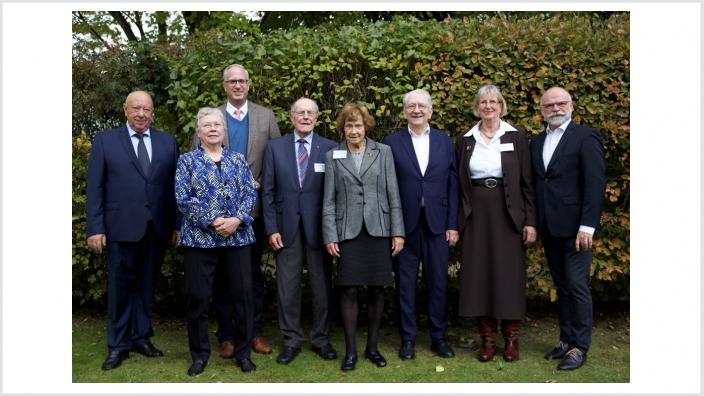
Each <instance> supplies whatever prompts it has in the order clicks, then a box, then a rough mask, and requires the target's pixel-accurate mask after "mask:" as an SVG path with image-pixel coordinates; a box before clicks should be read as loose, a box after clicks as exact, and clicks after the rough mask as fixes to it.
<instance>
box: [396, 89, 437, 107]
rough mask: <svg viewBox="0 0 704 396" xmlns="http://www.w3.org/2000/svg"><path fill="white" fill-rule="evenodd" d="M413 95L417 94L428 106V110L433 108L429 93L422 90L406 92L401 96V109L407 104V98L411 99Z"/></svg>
mask: <svg viewBox="0 0 704 396" xmlns="http://www.w3.org/2000/svg"><path fill="white" fill-rule="evenodd" d="M413 94H419V95H420V96H421V97H423V100H425V103H426V104H427V105H428V107H429V108H431V109H432V108H433V98H431V97H430V93H428V91H426V90H424V89H414V90H413V91H410V92H406V94H405V95H403V107H406V105H407V104H408V98H409V97H411V95H413Z"/></svg>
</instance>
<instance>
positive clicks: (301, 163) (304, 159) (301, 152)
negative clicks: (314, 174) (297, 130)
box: [298, 139, 308, 187]
mask: <svg viewBox="0 0 704 396" xmlns="http://www.w3.org/2000/svg"><path fill="white" fill-rule="evenodd" d="M306 143H307V142H306V140H305V139H298V172H299V174H300V175H301V176H300V183H301V187H303V179H305V178H306V170H307V169H308V152H307V151H306V146H305V144H306Z"/></svg>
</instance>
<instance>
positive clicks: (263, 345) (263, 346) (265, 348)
mask: <svg viewBox="0 0 704 396" xmlns="http://www.w3.org/2000/svg"><path fill="white" fill-rule="evenodd" d="M252 350H253V351H254V352H256V353H264V354H267V353H271V345H269V343H268V342H267V341H266V340H265V339H264V337H254V338H252Z"/></svg>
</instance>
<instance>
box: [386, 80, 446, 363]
mask: <svg viewBox="0 0 704 396" xmlns="http://www.w3.org/2000/svg"><path fill="white" fill-rule="evenodd" d="M403 108H404V115H405V117H406V120H407V121H408V127H407V128H402V129H400V130H398V131H396V132H394V133H393V134H391V135H389V136H387V137H386V138H385V139H384V143H385V144H387V145H389V146H391V151H392V152H393V155H394V164H395V166H396V178H397V180H398V188H399V191H400V193H401V207H402V210H403V223H404V225H405V226H406V244H405V246H404V249H403V250H402V251H401V253H400V254H399V255H398V260H397V268H396V290H397V293H398V305H399V312H400V323H399V332H400V335H401V348H400V349H399V353H398V355H399V357H400V358H401V359H403V360H408V359H414V358H415V349H414V348H415V338H416V334H417V332H418V329H417V324H416V315H415V311H416V283H417V279H418V266H419V264H420V263H421V262H422V263H423V280H424V281H425V290H426V299H427V304H428V326H429V330H430V338H431V350H432V351H433V352H435V353H436V354H437V355H438V356H440V357H445V358H451V357H453V356H455V354H454V351H453V350H452V348H451V347H450V345H449V344H448V343H447V341H446V338H445V337H446V335H445V332H446V331H447V267H448V258H449V247H450V246H454V245H455V244H456V243H457V240H458V239H459V233H458V228H457V206H458V203H459V190H458V179H457V165H456V160H455V150H454V148H453V145H452V140H451V139H450V137H449V136H448V134H447V133H446V132H443V131H440V130H438V129H435V128H431V127H430V124H429V123H428V121H429V120H430V116H431V115H432V114H433V103H432V99H431V97H430V94H429V93H428V92H427V91H425V90H422V89H417V90H414V91H411V92H408V93H407V94H406V95H404V97H403Z"/></svg>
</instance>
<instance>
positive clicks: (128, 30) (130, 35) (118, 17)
mask: <svg viewBox="0 0 704 396" xmlns="http://www.w3.org/2000/svg"><path fill="white" fill-rule="evenodd" d="M108 13H109V14H110V15H111V16H112V18H113V19H114V20H115V22H117V24H118V25H120V27H121V28H122V31H123V32H125V36H127V40H129V41H139V40H138V39H137V36H135V35H134V32H133V31H132V27H131V26H130V23H129V22H127V19H125V16H124V15H122V13H121V12H120V11H108Z"/></svg>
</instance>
